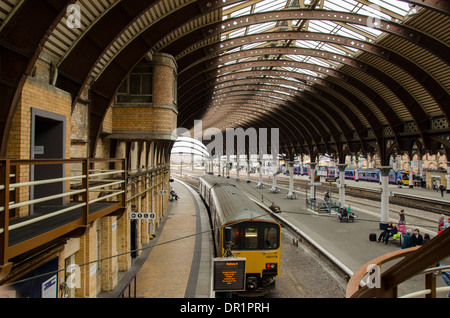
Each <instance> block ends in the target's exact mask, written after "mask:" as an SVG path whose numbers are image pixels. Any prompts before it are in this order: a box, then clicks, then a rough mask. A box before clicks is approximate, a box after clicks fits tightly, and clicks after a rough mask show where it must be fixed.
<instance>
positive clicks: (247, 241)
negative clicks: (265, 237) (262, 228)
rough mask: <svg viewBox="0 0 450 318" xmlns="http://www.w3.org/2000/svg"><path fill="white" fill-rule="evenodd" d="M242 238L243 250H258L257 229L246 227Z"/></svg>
mask: <svg viewBox="0 0 450 318" xmlns="http://www.w3.org/2000/svg"><path fill="white" fill-rule="evenodd" d="M244 231H245V236H244V248H248V249H252V248H258V228H256V227H254V226H252V227H246V228H245V230H244Z"/></svg>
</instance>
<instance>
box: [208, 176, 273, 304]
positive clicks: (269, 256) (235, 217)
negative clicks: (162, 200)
mask: <svg viewBox="0 0 450 318" xmlns="http://www.w3.org/2000/svg"><path fill="white" fill-rule="evenodd" d="M200 194H201V196H202V198H203V199H204V201H205V203H206V205H207V206H208V208H209V212H210V217H211V223H212V228H213V229H214V241H215V245H216V246H215V247H216V256H217V257H222V256H223V255H224V254H225V251H226V248H227V239H226V228H231V243H232V244H231V250H232V253H233V255H234V256H235V257H242V258H245V259H246V284H245V285H246V286H245V294H246V295H250V294H252V295H259V294H265V293H267V292H268V291H270V289H271V288H272V287H273V286H274V283H275V281H274V278H275V277H276V276H278V275H279V274H280V256H281V255H280V252H281V249H280V233H281V232H280V231H281V228H280V225H279V224H278V223H277V222H275V221H274V220H273V219H272V218H271V217H270V216H269V215H268V214H267V212H266V211H264V210H263V209H261V207H259V206H258V205H257V204H256V203H255V202H253V201H252V200H250V199H249V198H248V197H247V196H246V195H244V194H243V193H242V192H241V191H240V190H239V189H238V188H237V187H236V186H234V185H232V184H228V183H227V182H226V180H224V179H222V178H219V177H214V176H204V177H202V178H200Z"/></svg>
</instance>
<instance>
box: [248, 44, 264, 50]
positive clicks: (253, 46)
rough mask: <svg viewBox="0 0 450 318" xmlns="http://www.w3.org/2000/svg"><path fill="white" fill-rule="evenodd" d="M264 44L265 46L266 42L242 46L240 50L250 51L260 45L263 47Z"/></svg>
mask: <svg viewBox="0 0 450 318" xmlns="http://www.w3.org/2000/svg"><path fill="white" fill-rule="evenodd" d="M265 44H266V42H257V43H250V44H245V45H243V46H242V49H243V50H250V49H252V48H255V47H257V46H262V45H265Z"/></svg>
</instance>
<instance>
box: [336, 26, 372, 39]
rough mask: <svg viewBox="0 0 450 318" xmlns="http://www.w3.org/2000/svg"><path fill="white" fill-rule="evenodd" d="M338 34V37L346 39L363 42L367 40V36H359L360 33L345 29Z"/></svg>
mask: <svg viewBox="0 0 450 318" xmlns="http://www.w3.org/2000/svg"><path fill="white" fill-rule="evenodd" d="M336 34H337V35H341V36H345V37H348V38H352V39H356V40H361V41H365V40H366V37H365V36H363V35H361V34H359V33H358V32H355V31H352V30H349V29H347V28H345V27H342V28H341V29H340V30H338V31H337V32H336Z"/></svg>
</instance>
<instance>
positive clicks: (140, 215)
mask: <svg viewBox="0 0 450 318" xmlns="http://www.w3.org/2000/svg"><path fill="white" fill-rule="evenodd" d="M130 219H131V220H154V219H156V214H155V213H151V212H131V213H130Z"/></svg>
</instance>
